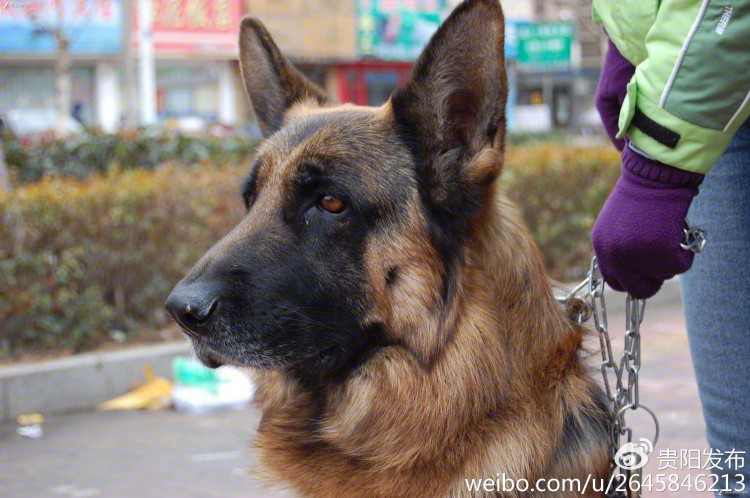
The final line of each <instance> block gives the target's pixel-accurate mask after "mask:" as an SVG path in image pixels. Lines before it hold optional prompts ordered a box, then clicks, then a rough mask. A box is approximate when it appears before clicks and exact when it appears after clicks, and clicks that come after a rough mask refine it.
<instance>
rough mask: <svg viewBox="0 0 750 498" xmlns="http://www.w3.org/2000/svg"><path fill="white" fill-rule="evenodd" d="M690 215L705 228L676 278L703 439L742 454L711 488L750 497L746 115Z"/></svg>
mask: <svg viewBox="0 0 750 498" xmlns="http://www.w3.org/2000/svg"><path fill="white" fill-rule="evenodd" d="M688 219H689V220H690V223H691V224H692V225H700V226H702V227H703V228H705V229H706V231H707V234H708V244H707V245H706V249H705V251H704V252H703V253H702V254H698V255H696V257H695V262H694V263H693V268H692V269H691V270H690V271H689V272H687V273H686V274H685V275H683V277H682V280H681V282H682V297H683V301H684V303H685V315H686V318H687V329H688V338H689V340H690V352H691V355H692V357H693V364H694V365H695V374H696V377H697V379H698V389H699V392H700V397H701V403H702V404H703V416H704V417H705V420H706V426H707V435H708V442H709V444H710V445H711V448H713V449H715V450H719V451H721V452H723V453H724V455H726V454H727V452H728V451H730V450H738V451H740V452H742V451H744V452H745V454H744V456H745V457H746V458H745V460H746V461H745V465H744V468H740V469H739V470H735V469H734V468H732V469H724V470H721V471H719V470H714V472H716V475H717V476H718V477H719V483H718V484H719V485H717V486H716V487H717V488H719V489H720V488H723V487H724V484H725V479H727V480H728V482H729V484H730V489H732V488H734V489H736V490H740V489H741V486H740V484H739V483H740V482H743V483H744V489H745V491H744V494H746V495H748V496H750V121H748V122H746V123H745V124H744V125H743V126H742V127H741V128H740V130H739V131H738V132H737V134H736V135H735V137H734V140H733V141H732V144H731V145H730V146H729V148H728V149H727V151H726V152H725V153H724V155H723V156H721V158H720V159H719V161H718V162H717V163H716V165H715V166H714V168H713V169H712V170H711V172H710V173H709V174H708V175H707V176H706V179H705V181H704V182H703V185H701V187H700V193H699V194H698V196H697V197H696V198H695V199H694V201H693V204H692V206H691V207H690V213H689V215H688ZM738 463H741V462H738ZM737 474H740V476H739V477H738V476H737Z"/></svg>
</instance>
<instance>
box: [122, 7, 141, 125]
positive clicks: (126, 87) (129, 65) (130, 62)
mask: <svg viewBox="0 0 750 498" xmlns="http://www.w3.org/2000/svg"><path fill="white" fill-rule="evenodd" d="M122 68H123V92H122V95H123V97H124V100H125V105H124V106H123V111H122V112H123V114H122V117H123V119H122V127H123V128H135V127H136V126H137V125H138V114H137V109H138V91H137V83H136V78H135V58H134V54H133V0H122Z"/></svg>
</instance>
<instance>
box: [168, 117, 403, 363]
mask: <svg viewBox="0 0 750 498" xmlns="http://www.w3.org/2000/svg"><path fill="white" fill-rule="evenodd" d="M375 135H377V138H378V141H379V142H380V143H381V144H383V147H374V148H372V149H371V150H369V153H368V154H357V153H354V152H352V151H355V150H357V149H358V148H360V149H361V148H366V144H365V138H366V137H368V138H373V137H374V136H375ZM399 150H400V151H401V152H399ZM386 151H388V153H387V154H386ZM399 156H400V157H399ZM394 159H395V160H394ZM386 161H389V162H390V164H391V165H392V166H390V167H389V166H385V167H384V166H383V165H384V164H386ZM409 161H410V157H409V155H408V152H407V150H406V148H405V147H404V146H403V145H400V144H399V142H398V137H397V135H396V134H395V133H393V132H390V133H389V132H388V129H387V127H385V126H383V125H382V124H381V123H378V122H377V121H376V120H375V119H374V118H373V116H372V114H371V113H370V112H369V111H363V110H354V109H352V110H342V111H331V112H326V113H322V114H313V115H310V116H303V117H301V118H299V119H298V120H296V121H295V122H294V123H292V124H290V125H288V126H286V127H284V128H283V129H281V130H279V131H278V132H277V133H276V134H275V135H274V136H273V137H272V138H271V139H269V140H268V141H267V142H266V143H264V144H263V145H262V146H261V148H260V150H259V152H258V154H257V158H256V160H255V161H254V164H253V165H252V167H251V169H250V172H249V175H248V177H247V178H246V180H245V182H244V184H243V188H242V197H243V199H244V201H245V204H246V207H247V209H248V212H247V215H246V216H245V218H244V219H243V220H242V222H240V224H239V225H238V226H237V227H235V228H234V230H233V231H232V232H230V233H229V234H228V235H227V236H226V237H224V238H223V239H222V240H221V241H219V243H217V244H216V246H214V247H213V248H212V249H211V250H210V251H209V252H208V253H207V254H206V255H205V256H204V257H203V258H202V259H201V260H200V261H199V262H198V263H197V264H196V266H195V268H193V270H192V271H191V273H190V274H189V275H188V276H187V277H186V278H185V279H184V280H183V281H182V282H180V284H178V286H177V287H176V288H175V290H174V291H173V294H172V296H170V300H169V301H168V309H169V310H170V312H171V313H172V314H173V316H174V317H175V319H176V320H177V321H178V323H180V324H181V325H182V326H183V328H184V329H187V332H188V333H189V335H190V336H191V338H192V339H193V342H194V344H195V349H196V352H197V353H198V356H199V357H200V358H201V359H202V360H203V361H204V363H206V364H207V365H209V366H216V365H218V364H222V363H233V364H243V365H250V366H255V367H285V366H291V365H298V366H301V367H305V368H319V369H339V368H341V366H342V365H344V364H347V363H348V362H350V361H351V359H352V358H353V357H360V356H362V354H363V353H365V352H366V351H367V350H369V349H371V348H372V347H373V346H374V345H377V344H380V343H382V341H383V340H384V338H383V337H382V334H381V330H380V327H379V324H378V323H377V322H376V321H375V320H373V319H372V317H373V316H374V313H373V309H372V306H373V304H372V302H373V299H372V296H371V294H370V291H369V285H368V278H367V275H366V272H365V269H366V263H365V261H364V260H363V258H364V255H365V244H366V242H367V240H368V238H370V237H372V236H373V234H374V233H376V232H378V231H382V230H390V229H394V228H395V227H396V226H397V225H398V224H399V221H398V220H399V219H402V218H403V212H402V211H403V208H404V206H405V205H406V202H405V201H404V200H405V199H406V198H407V197H408V196H409V195H410V192H414V190H415V185H414V180H413V178H412V177H411V175H410V174H409V171H410V168H409ZM382 173H388V175H387V177H381V175H382ZM191 301H192V302H193V303H194V304H192V305H191V307H192V310H191V312H193V314H197V315H198V316H197V317H193V318H191V317H190V315H189V314H187V315H186V313H185V303H186V302H191ZM212 306H213V307H214V309H211V307H212ZM201 308H202V309H206V310H209V311H210V313H209V314H208V315H207V316H205V317H204V316H202V315H201V311H200V309H201ZM206 313H208V311H207V312H206Z"/></svg>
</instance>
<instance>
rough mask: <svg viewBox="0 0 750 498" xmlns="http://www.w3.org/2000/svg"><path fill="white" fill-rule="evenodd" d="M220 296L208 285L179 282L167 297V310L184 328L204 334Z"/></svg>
mask: <svg viewBox="0 0 750 498" xmlns="http://www.w3.org/2000/svg"><path fill="white" fill-rule="evenodd" d="M218 306H219V298H218V297H217V296H216V295H215V294H214V293H213V292H210V291H209V289H208V288H206V286H203V285H196V284H188V285H183V284H181V283H180V284H177V287H175V288H174V290H172V293H171V294H170V295H169V298H167V304H166V305H165V307H166V309H167V312H168V313H169V314H170V315H171V316H172V318H174V319H175V321H176V322H177V323H178V324H180V326H182V327H183V328H184V329H187V330H188V331H191V332H197V333H199V334H203V333H205V332H206V328H205V326H206V325H207V324H208V323H209V322H210V321H211V319H212V318H213V317H214V315H215V312H216V308H217V307H218Z"/></svg>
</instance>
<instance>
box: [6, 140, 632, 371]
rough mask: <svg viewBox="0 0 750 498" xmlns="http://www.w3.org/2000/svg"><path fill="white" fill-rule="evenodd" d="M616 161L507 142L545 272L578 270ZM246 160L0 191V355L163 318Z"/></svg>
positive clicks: (578, 273)
mask: <svg viewBox="0 0 750 498" xmlns="http://www.w3.org/2000/svg"><path fill="white" fill-rule="evenodd" d="M616 163H617V156H616V154H615V153H614V152H609V151H608V150H607V149H581V148H570V147H566V146H563V145H562V144H557V145H554V144H547V145H543V146H540V147H517V148H512V149H511V150H510V151H509V154H508V164H507V166H506V170H505V172H504V183H505V186H506V188H507V190H508V191H509V193H510V195H511V196H512V197H513V198H514V199H515V200H516V201H517V202H518V204H519V205H520V206H521V209H522V212H523V215H524V217H525V218H526V221H527V222H528V223H529V225H530V227H531V229H532V232H533V233H534V236H535V237H536V240H537V241H538V242H539V244H540V246H541V248H542V250H543V252H544V254H545V259H546V263H547V265H548V267H549V268H550V269H551V271H552V273H553V275H554V276H555V277H557V278H563V279H568V280H571V279H578V278H581V277H582V274H583V272H584V271H585V267H586V266H587V264H588V260H589V258H590V257H591V250H590V247H589V232H590V229H591V225H592V223H593V220H594V218H595V215H596V213H597V212H598V210H599V208H600V207H601V205H602V203H603V201H604V199H605V197H606V195H607V192H608V191H609V189H610V188H611V186H612V185H613V183H614V180H615V178H616V176H617V171H618V168H617V166H616ZM245 172H246V165H242V164H240V165H233V166H229V165H225V166H213V165H210V164H208V163H205V164H203V165H202V166H200V167H196V166H184V165H175V164H168V165H163V166H159V167H157V168H155V169H153V170H152V171H145V170H138V169H136V170H131V171H120V170H117V169H112V170H111V171H109V172H108V173H107V174H104V175H92V176H90V177H88V178H87V179H86V180H77V179H74V178H61V177H53V178H45V179H43V180H42V181H39V182H35V183H28V184H24V185H21V186H19V187H18V188H17V189H16V190H15V191H14V192H13V193H12V194H11V195H10V196H6V197H4V198H3V197H0V356H5V357H7V356H11V355H17V354H19V353H25V352H32V351H39V350H46V349H54V348H61V347H62V348H67V349H72V350H75V351H80V350H85V349H88V348H91V347H93V346H96V345H97V344H99V343H100V342H102V341H106V340H108V335H109V332H110V331H112V330H113V329H117V330H123V331H125V332H126V333H128V334H131V333H134V332H137V331H139V330H143V329H153V328H157V327H160V326H163V325H164V324H166V323H167V322H166V317H165V314H164V312H163V308H162V307H163V303H164V300H165V299H166V296H167V294H168V293H169V290H170V289H171V287H172V286H173V285H174V283H175V282H177V281H178V280H179V279H180V278H181V277H183V276H184V275H185V273H186V272H187V271H188V270H189V268H190V267H191V266H192V265H193V264H194V263H195V261H196V260H197V259H198V258H199V257H200V256H201V255H202V254H203V253H204V252H205V250H206V249H208V247H210V246H211V245H212V244H213V243H214V242H216V241H217V240H218V239H219V238H220V237H221V236H222V235H223V234H225V233H226V232H227V231H228V230H229V229H230V228H231V227H232V226H234V225H235V224H236V222H237V221H238V220H239V219H240V218H241V216H242V211H243V210H242V207H241V202H240V199H239V195H238V188H239V183H240V179H241V178H242V177H243V175H244V174H245Z"/></svg>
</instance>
